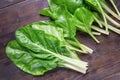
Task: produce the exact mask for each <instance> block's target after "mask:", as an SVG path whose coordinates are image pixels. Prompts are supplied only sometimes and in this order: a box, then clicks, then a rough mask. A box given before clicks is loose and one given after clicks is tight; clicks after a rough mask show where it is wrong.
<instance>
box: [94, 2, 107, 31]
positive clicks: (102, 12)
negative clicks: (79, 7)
mask: <svg viewBox="0 0 120 80" xmlns="http://www.w3.org/2000/svg"><path fill="white" fill-rule="evenodd" d="M96 2H97V4H98V6H99V8H100V10H101V14H102V16H103V19H104V22H105V24H106V25H107V20H106V17H105V14H104V13H105V12H104V11H103V9H102V6H101V4H100V3H99V1H98V0H96ZM106 31H108V27H106Z"/></svg>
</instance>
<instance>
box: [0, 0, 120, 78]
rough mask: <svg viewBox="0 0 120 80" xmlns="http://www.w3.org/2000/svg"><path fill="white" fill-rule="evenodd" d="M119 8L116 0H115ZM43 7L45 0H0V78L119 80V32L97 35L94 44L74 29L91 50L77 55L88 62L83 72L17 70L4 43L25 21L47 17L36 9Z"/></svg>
mask: <svg viewBox="0 0 120 80" xmlns="http://www.w3.org/2000/svg"><path fill="white" fill-rule="evenodd" d="M115 2H116V4H117V6H118V7H119V10H120V0H115ZM44 7H47V0H0V80H120V35H117V34H115V33H113V32H110V35H109V36H105V35H101V36H99V37H98V39H99V40H100V41H101V43H100V44H96V43H95V42H94V41H93V40H92V39H91V38H90V37H89V36H87V35H84V34H81V33H79V32H78V33H77V36H78V38H79V40H80V41H81V42H82V43H84V44H86V45H87V46H89V47H91V48H92V49H93V50H94V53H93V54H91V55H81V54H80V56H81V58H82V59H83V60H85V61H88V62H89V70H88V73H87V74H85V75H84V74H81V73H78V72H76V71H73V70H69V69H63V68H56V69H54V70H52V71H49V72H47V73H46V74H45V75H44V76H32V75H29V74H27V73H24V72H23V71H21V70H19V69H18V68H17V67H16V66H15V65H14V64H13V63H12V62H11V61H10V60H9V59H8V57H7V56H6V54H5V47H6V45H7V43H8V42H9V41H11V40H14V39H15V35H14V32H15V30H16V29H18V28H19V27H21V26H25V25H26V24H29V23H32V22H36V21H41V20H47V19H48V18H47V17H43V16H40V15H39V14H38V11H39V10H41V9H42V8H44Z"/></svg>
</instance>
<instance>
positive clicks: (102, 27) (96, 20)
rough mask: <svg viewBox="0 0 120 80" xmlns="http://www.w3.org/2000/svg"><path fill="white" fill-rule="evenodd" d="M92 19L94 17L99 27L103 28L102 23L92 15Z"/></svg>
mask: <svg viewBox="0 0 120 80" xmlns="http://www.w3.org/2000/svg"><path fill="white" fill-rule="evenodd" d="M94 19H95V21H96V22H97V23H98V25H99V26H100V27H101V28H103V26H102V24H101V23H100V21H99V20H98V19H97V18H96V17H95V16H94Z"/></svg>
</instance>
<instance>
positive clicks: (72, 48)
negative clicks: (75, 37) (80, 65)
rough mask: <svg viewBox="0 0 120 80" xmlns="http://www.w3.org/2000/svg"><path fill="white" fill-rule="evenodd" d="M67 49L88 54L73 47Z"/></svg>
mask: <svg viewBox="0 0 120 80" xmlns="http://www.w3.org/2000/svg"><path fill="white" fill-rule="evenodd" d="M66 47H67V48H69V49H71V50H74V51H78V52H80V53H86V52H85V51H82V50H79V49H77V48H74V47H71V46H66Z"/></svg>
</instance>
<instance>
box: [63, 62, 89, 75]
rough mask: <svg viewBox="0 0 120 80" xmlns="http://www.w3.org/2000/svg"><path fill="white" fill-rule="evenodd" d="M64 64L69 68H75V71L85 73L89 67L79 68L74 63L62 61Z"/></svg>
mask: <svg viewBox="0 0 120 80" xmlns="http://www.w3.org/2000/svg"><path fill="white" fill-rule="evenodd" d="M62 65H64V66H65V67H67V68H70V69H73V70H75V71H78V72H82V73H83V74H85V73H86V71H87V68H84V69H82V68H79V67H76V66H74V65H71V64H67V63H62Z"/></svg>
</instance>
